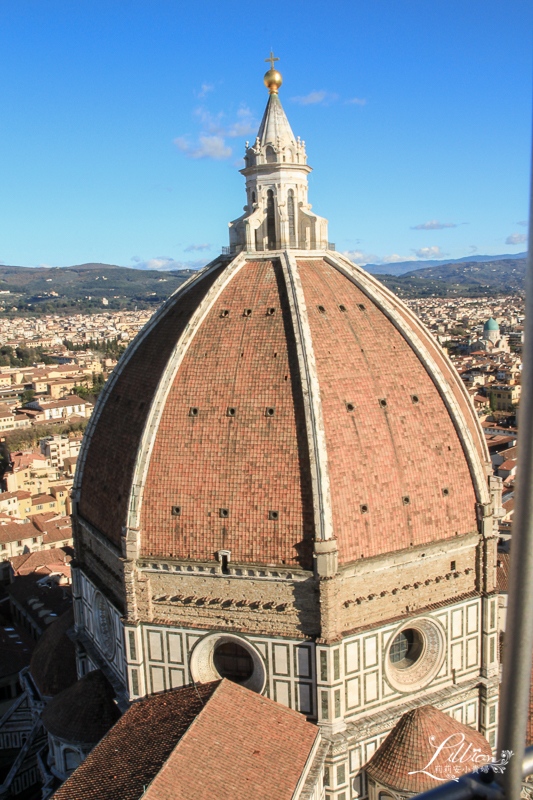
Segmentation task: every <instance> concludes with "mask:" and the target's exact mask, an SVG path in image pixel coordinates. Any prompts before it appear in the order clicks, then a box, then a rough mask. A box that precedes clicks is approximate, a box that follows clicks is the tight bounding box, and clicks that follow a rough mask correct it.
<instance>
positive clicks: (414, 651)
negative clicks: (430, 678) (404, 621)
mask: <svg viewBox="0 0 533 800" xmlns="http://www.w3.org/2000/svg"><path fill="white" fill-rule="evenodd" d="M423 649H424V640H423V639H422V636H421V635H420V633H419V631H417V630H415V629H414V628H407V630H405V631H401V632H400V633H399V634H398V636H396V637H395V639H394V641H393V643H392V645H391V649H390V650H389V658H390V660H391V662H392V663H393V664H394V666H395V668H396V669H409V667H412V666H413V664H416V662H417V661H418V659H419V658H420V656H421V655H422V651H423Z"/></svg>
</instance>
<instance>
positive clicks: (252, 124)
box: [174, 106, 259, 161]
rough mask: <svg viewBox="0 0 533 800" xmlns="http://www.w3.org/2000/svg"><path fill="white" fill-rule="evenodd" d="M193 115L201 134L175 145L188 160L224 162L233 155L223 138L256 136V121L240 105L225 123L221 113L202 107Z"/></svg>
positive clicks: (251, 114) (181, 139)
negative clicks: (202, 159)
mask: <svg viewBox="0 0 533 800" xmlns="http://www.w3.org/2000/svg"><path fill="white" fill-rule="evenodd" d="M194 116H195V117H196V118H197V119H198V120H199V122H200V126H201V132H200V133H199V135H198V138H197V139H195V140H193V141H192V142H191V140H190V137H188V136H178V137H177V138H176V139H174V144H175V145H176V147H177V148H178V150H181V151H182V153H185V154H186V155H187V156H188V157H189V158H212V159H215V160H216V161H223V160H225V159H227V158H230V157H231V155H232V154H233V150H232V148H231V147H230V146H229V145H228V144H226V139H235V138H236V137H239V136H251V135H252V134H254V133H256V131H257V129H258V127H259V122H258V120H256V118H255V116H254V114H253V112H252V111H251V110H250V109H249V108H248V106H241V108H239V110H238V111H237V113H236V115H235V117H234V118H233V119H232V120H228V119H227V117H226V114H224V112H223V111H219V112H218V113H217V114H213V113H211V111H209V110H208V109H206V108H204V107H200V108H197V109H196V110H195V111H194Z"/></svg>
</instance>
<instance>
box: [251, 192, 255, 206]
mask: <svg viewBox="0 0 533 800" xmlns="http://www.w3.org/2000/svg"><path fill="white" fill-rule="evenodd" d="M254 203H255V192H252V205H253V204H254Z"/></svg>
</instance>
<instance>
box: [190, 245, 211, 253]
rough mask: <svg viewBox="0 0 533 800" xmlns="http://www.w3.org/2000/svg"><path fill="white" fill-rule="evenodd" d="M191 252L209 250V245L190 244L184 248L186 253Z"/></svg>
mask: <svg viewBox="0 0 533 800" xmlns="http://www.w3.org/2000/svg"><path fill="white" fill-rule="evenodd" d="M193 250H211V245H210V244H190V245H189V246H188V247H186V248H185V252H186V253H192V252H193Z"/></svg>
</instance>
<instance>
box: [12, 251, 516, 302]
mask: <svg viewBox="0 0 533 800" xmlns="http://www.w3.org/2000/svg"><path fill="white" fill-rule="evenodd" d="M480 258H481V257H477V258H475V259H471V260H469V261H466V262H465V261H464V259H458V260H456V261H451V262H442V261H437V262H434V264H433V265H432V266H428V263H427V262H426V263H424V266H421V265H420V262H405V263H406V264H407V263H411V264H413V263H414V264H416V268H415V269H411V270H410V271H407V272H405V273H404V274H399V275H397V274H395V273H393V272H389V273H388V274H377V275H376V277H377V278H378V279H379V280H380V281H382V282H383V283H384V284H385V285H386V286H387V287H388V288H389V289H391V290H392V291H393V292H395V294H398V295H399V296H400V297H405V298H410V297H430V296H432V295H433V296H438V297H454V296H455V297H457V296H465V297H483V296H488V295H494V294H512V293H515V292H523V291H524V284H525V266H526V262H525V259H524V258H522V257H518V258H506V257H504V256H488V257H487V259H488V260H487V261H480V260H479V259H480ZM391 266H392V265H389V268H391ZM394 266H395V267H397V266H401V265H394ZM364 268H365V269H367V267H364ZM194 272H195V270H192V269H182V270H172V271H164V272H163V271H160V270H146V269H135V268H134V267H119V266H117V265H116V264H93V263H91V264H78V265H76V266H73V267H15V266H0V292H8V293H9V294H1V293H0V310H1V313H2V315H11V316H13V315H14V316H21V315H27V314H51V313H56V314H57V313H59V314H66V315H68V314H76V313H81V312H84V313H94V312H96V311H99V310H109V311H116V310H120V309H124V310H131V309H134V308H138V309H149V308H156V307H157V306H158V305H160V304H161V303H162V302H163V301H164V300H166V298H167V297H168V296H169V295H170V294H172V293H173V292H174V291H175V290H176V289H177V288H178V287H179V286H181V284H182V283H184V282H185V281H186V280H187V279H188V278H189V277H190V276H191V275H192V274H194ZM103 298H105V299H106V300H107V304H106V305H104V304H103V303H102V299H103ZM2 307H3V308H2ZM13 308H15V309H16V310H15V311H13V310H12V309H13Z"/></svg>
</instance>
